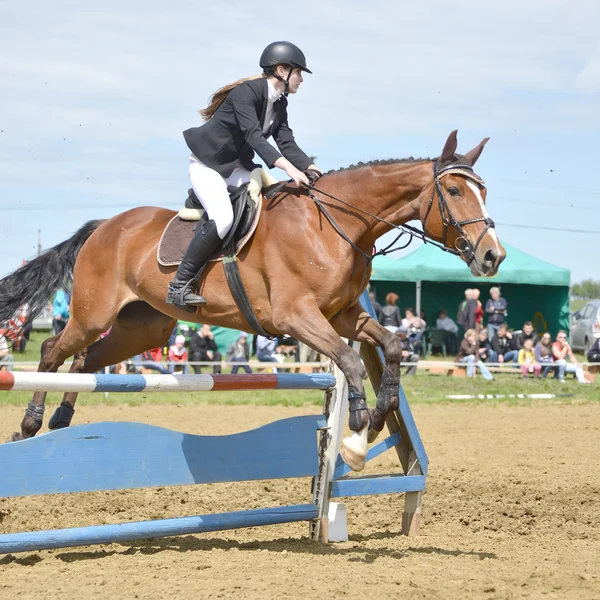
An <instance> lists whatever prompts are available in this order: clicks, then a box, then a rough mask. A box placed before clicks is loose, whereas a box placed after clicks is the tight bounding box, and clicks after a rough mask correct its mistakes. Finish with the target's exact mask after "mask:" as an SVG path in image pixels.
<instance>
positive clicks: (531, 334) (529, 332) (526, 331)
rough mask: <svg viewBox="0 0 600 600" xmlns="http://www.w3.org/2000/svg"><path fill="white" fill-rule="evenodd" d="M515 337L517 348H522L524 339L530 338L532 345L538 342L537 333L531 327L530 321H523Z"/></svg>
mask: <svg viewBox="0 0 600 600" xmlns="http://www.w3.org/2000/svg"><path fill="white" fill-rule="evenodd" d="M515 337H516V342H517V349H518V350H521V348H523V343H524V342H525V340H531V342H532V344H533V345H534V346H535V345H536V344H537V343H538V334H537V333H536V332H535V330H534V329H533V323H532V322H531V321H525V323H523V330H522V331H521V332H520V333H517V335H516V336H515Z"/></svg>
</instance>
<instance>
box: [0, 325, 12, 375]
mask: <svg viewBox="0 0 600 600" xmlns="http://www.w3.org/2000/svg"><path fill="white" fill-rule="evenodd" d="M12 369H13V355H12V353H11V348H10V345H9V343H8V340H7V339H6V337H5V336H4V335H1V334H0V370H2V371H12Z"/></svg>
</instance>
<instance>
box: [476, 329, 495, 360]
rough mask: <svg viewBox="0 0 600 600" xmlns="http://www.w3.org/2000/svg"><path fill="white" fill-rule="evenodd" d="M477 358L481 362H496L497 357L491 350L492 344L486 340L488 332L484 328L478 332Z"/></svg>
mask: <svg viewBox="0 0 600 600" xmlns="http://www.w3.org/2000/svg"><path fill="white" fill-rule="evenodd" d="M479 358H480V359H481V360H482V361H483V362H488V363H495V362H498V355H497V354H496V351H495V350H494V349H493V348H492V343H491V342H490V340H489V339H488V332H487V329H485V328H484V329H482V330H481V331H480V332H479Z"/></svg>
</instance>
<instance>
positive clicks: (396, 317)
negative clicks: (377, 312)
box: [380, 292, 402, 333]
mask: <svg viewBox="0 0 600 600" xmlns="http://www.w3.org/2000/svg"><path fill="white" fill-rule="evenodd" d="M398 300H399V296H398V294H394V292H390V293H389V294H388V295H387V296H386V297H385V306H384V307H383V308H382V309H381V321H380V323H381V324H382V325H383V326H384V327H385V328H386V329H387V330H389V331H391V332H392V333H395V331H396V330H397V329H398V327H400V325H402V317H401V316H400V309H399V308H398V306H397V305H396V302H398Z"/></svg>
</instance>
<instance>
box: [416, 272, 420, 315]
mask: <svg viewBox="0 0 600 600" xmlns="http://www.w3.org/2000/svg"><path fill="white" fill-rule="evenodd" d="M415 310H416V311H417V317H420V316H421V282H420V281H417V303H416V306H415Z"/></svg>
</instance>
